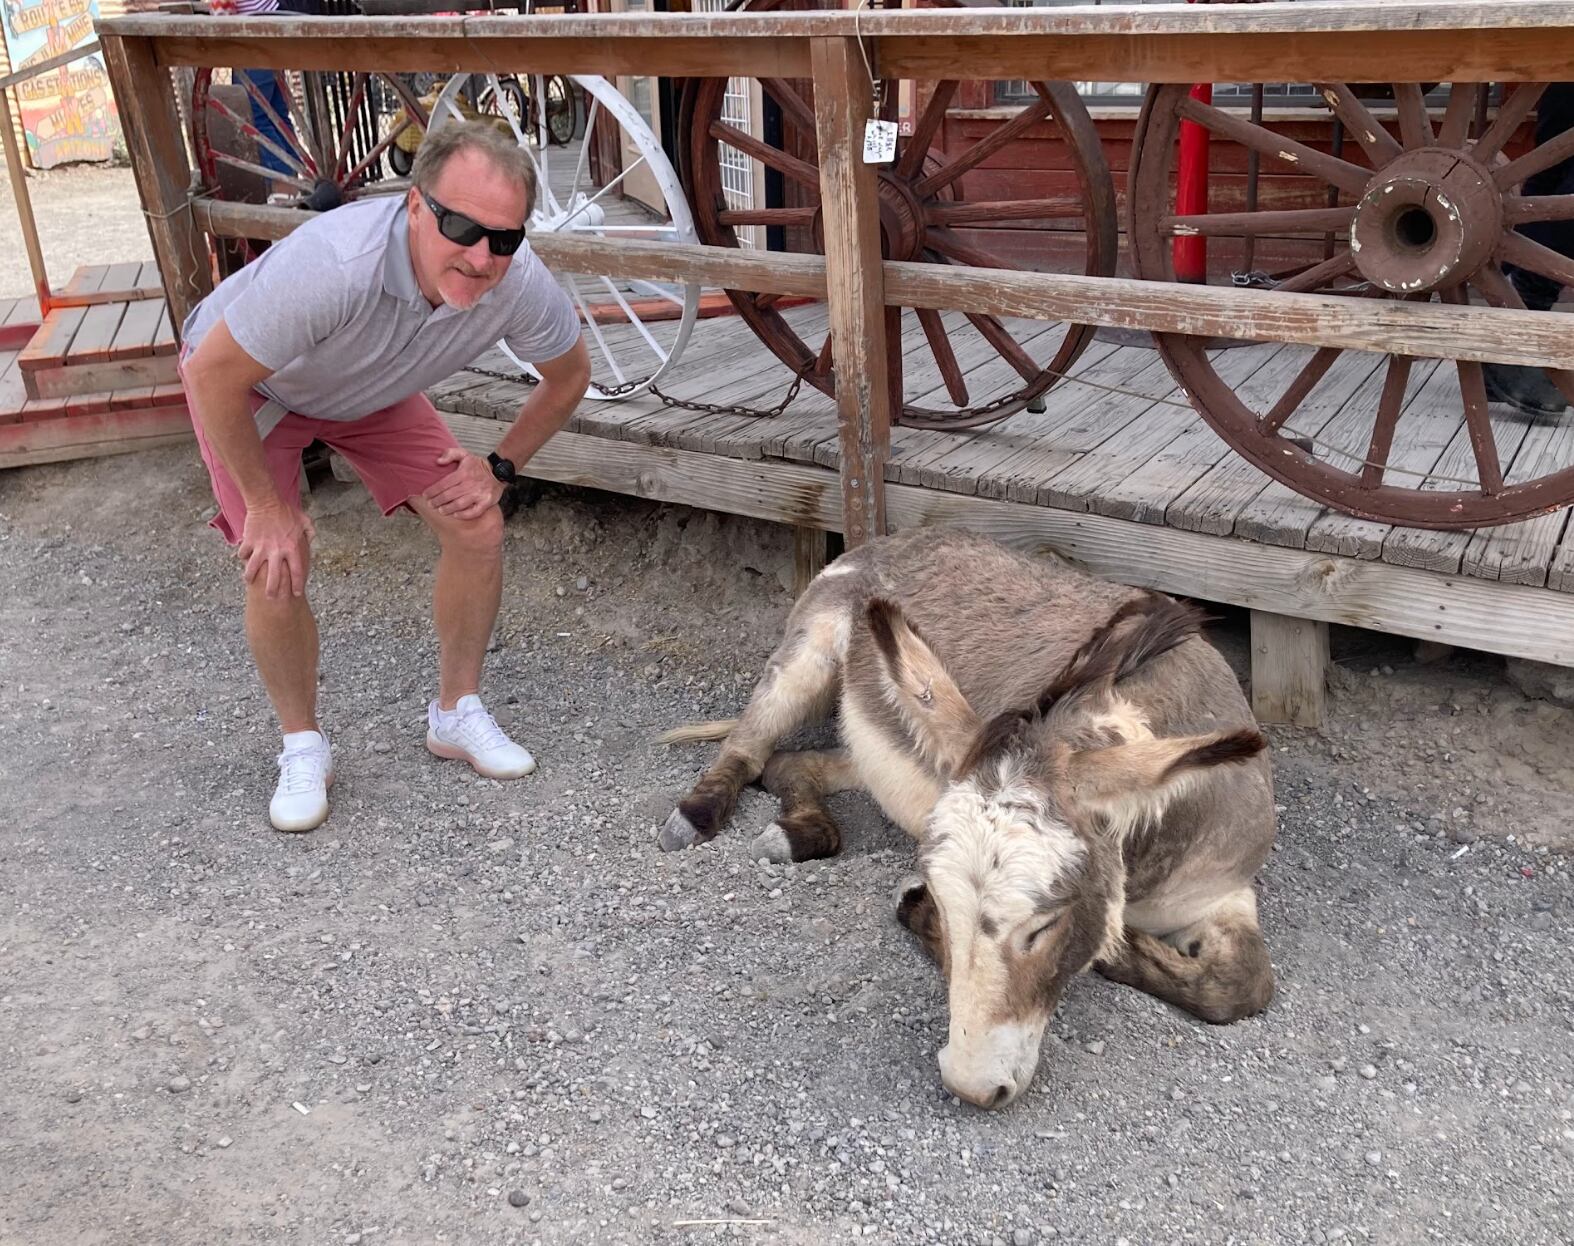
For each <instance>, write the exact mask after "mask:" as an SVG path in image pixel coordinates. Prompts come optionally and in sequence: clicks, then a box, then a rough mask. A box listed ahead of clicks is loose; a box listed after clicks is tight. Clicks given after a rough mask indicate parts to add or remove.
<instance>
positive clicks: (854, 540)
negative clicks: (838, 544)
mask: <svg viewBox="0 0 1574 1246" xmlns="http://www.w3.org/2000/svg"><path fill="white" fill-rule="evenodd" d="M810 59H811V62H812V64H813V68H814V81H815V94H814V121H815V134H816V139H817V142H818V148H819V159H820V211H821V215H822V219H823V220H824V222H825V229H824V233H825V273H826V287H827V290H828V292H829V302H830V312H831V341H832V343H833V350H834V351H835V354H836V406H837V411H838V413H839V423H840V427H841V479H842V490H843V499H842V504H843V515H844V522H845V526H846V536H847V544H848V547H849V548H854V547H856V546H859V545H862V544H863V543H864V542H865V541H867V540H869V539H871V538H873V537H877V536H880V535H882V534H883V533H884V532H885V460H886V457H887V455H889V453H890V449H891V386H890V377H889V374H888V370H887V366H886V340H885V334H886V323H885V292H884V290H883V288H882V282H883V280H884V274H883V273H882V271H881V265H880V200H879V189H878V185H877V183H876V179H875V172H874V167H873V166H872V165H869V164H865V163H864V161H863V158H862V150H863V133H864V127H865V124H866V123H867V122H868V120H869V118H870V116H871V115H872V114H871V103H870V86H871V84H870V81H869V71H868V69H867V68H866V67H865V63H864V51H863V49H862V47H861V45H860V44H859V43H858V41H857V39H856V38H839V39H817V40H815V41H814V43H813V44H812V45H811V48H810ZM806 362H807V361H806Z"/></svg>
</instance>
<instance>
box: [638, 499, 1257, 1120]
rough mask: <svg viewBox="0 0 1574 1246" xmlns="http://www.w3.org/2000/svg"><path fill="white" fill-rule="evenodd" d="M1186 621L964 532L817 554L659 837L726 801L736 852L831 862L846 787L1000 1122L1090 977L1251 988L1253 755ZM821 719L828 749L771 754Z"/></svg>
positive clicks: (1238, 696)
mask: <svg viewBox="0 0 1574 1246" xmlns="http://www.w3.org/2000/svg"><path fill="white" fill-rule="evenodd" d="M1199 625H1200V618H1199V616H1198V615H1197V614H1196V612H1195V611H1194V610H1193V609H1192V608H1190V607H1188V606H1185V605H1182V604H1180V603H1177V602H1175V601H1173V600H1171V599H1170V598H1168V597H1164V596H1161V595H1160V594H1157V593H1150V592H1144V591H1141V590H1137V589H1132V588H1128V587H1123V586H1119V585H1114V584H1110V583H1107V582H1105V581H1102V580H1098V579H1095V578H1093V577H1092V576H1089V575H1086V574H1084V573H1082V572H1080V571H1077V570H1074V569H1072V568H1070V567H1068V566H1066V565H1064V564H1063V563H1061V562H1059V561H1055V560H1044V559H1037V558H1032V557H1029V556H1026V555H1024V554H1020V553H1016V552H1014V551H1012V550H1009V549H1006V548H1005V547H1003V546H1001V545H999V544H997V543H995V542H993V541H990V540H988V539H985V538H983V537H980V536H976V535H972V534H967V533H962V532H955V531H950V530H946V529H936V528H924V529H918V530H915V531H912V532H909V533H905V534H902V535H898V536H894V537H887V538H884V539H881V540H878V541H873V542H870V543H869V544H867V545H864V546H862V547H860V548H859V549H856V550H854V551H852V552H850V553H848V554H846V555H844V556H843V557H841V558H839V559H837V560H836V562H834V563H833V564H832V565H831V566H829V567H827V568H826V569H825V571H824V572H822V573H821V574H820V576H819V577H818V578H816V580H815V581H814V583H813V584H812V585H811V586H810V588H809V589H808V591H807V592H806V593H805V594H804V595H803V596H802V598H800V599H799V601H798V603H797V604H796V606H795V607H794V608H793V611H792V613H791V615H790V617H789V618H788V621H787V628H786V633H785V635H784V636H783V638H782V642H781V644H780V645H779V646H778V647H777V649H776V651H775V653H774V654H772V656H771V659H770V662H769V664H768V665H767V667H766V671H765V674H764V677H763V678H762V679H761V680H760V682H759V684H758V685H757V686H756V687H755V690H754V693H753V696H752V697H751V699H750V701H749V705H748V708H747V709H746V710H745V711H744V713H743V716H742V717H741V718H739V719H737V720H736V721H735V722H728V723H712V724H703V725H700V726H696V727H690V728H682V729H680V730H678V731H676V732H672V733H670V734H669V735H668V736H667V737H665V738H666V739H668V740H695V739H719V738H723V737H725V739H724V743H723V744H722V747H721V751H720V753H719V755H718V756H717V758H716V760H715V761H714V762H713V763H712V764H711V766H710V767H709V768H708V769H707V770H706V771H705V773H704V775H703V776H702V777H701V778H700V780H699V782H698V783H697V784H696V785H695V787H694V789H693V791H692V792H691V793H690V794H689V795H688V796H687V797H685V798H684V799H683V800H682V801H681V802H680V803H679V805H678V807H677V809H676V810H674V811H673V813H672V815H671V816H670V817H669V818H668V819H667V822H666V825H665V826H664V827H662V829H661V835H660V839H661V845H662V847H663V848H666V849H669V850H672V849H678V848H685V847H688V846H690V845H692V844H696V843H701V842H703V841H705V840H708V839H710V838H712V837H713V836H715V835H716V833H717V832H718V831H719V830H720V829H721V828H722V827H723V826H724V825H725V824H726V823H727V821H728V819H729V818H730V817H731V814H732V811H733V807H734V805H735V803H736V800H737V796H738V793H739V791H740V789H741V788H742V787H743V785H744V784H746V783H749V782H752V781H754V780H755V779H757V778H760V777H761V776H762V775H763V778H764V783H765V785H766V787H767V788H769V789H770V791H771V792H773V793H774V794H775V795H776V796H777V797H779V798H780V800H781V811H780V814H779V816H778V817H777V819H776V820H775V821H774V822H773V823H771V825H770V826H769V827H767V828H766V830H765V831H764V833H763V834H761V835H760V836H759V837H758V838H757V839H756V840H755V841H754V845H753V852H754V854H755V855H756V856H761V857H769V858H771V859H773V860H777V861H788V860H791V861H805V860H809V859H811V858H814V857H828V856H833V855H834V854H835V853H836V852H837V851H838V850H839V849H840V847H841V834H840V832H839V830H838V829H837V826H836V823H835V822H834V821H833V820H832V818H831V816H830V814H829V812H828V811H827V809H826V807H825V803H824V797H825V796H826V795H827V794H828V793H831V792H836V791H841V790H845V789H848V788H853V787H862V788H864V789H866V790H867V791H868V792H869V793H870V794H872V795H873V796H874V798H875V800H877V801H878V802H879V804H880V807H881V808H882V809H883V810H884V811H885V813H886V815H887V816H888V817H890V818H891V819H892V820H893V821H894V822H896V823H897V824H898V825H899V826H901V827H902V828H903V829H904V830H906V831H907V833H908V834H909V835H911V836H912V837H913V838H914V839H915V840H917V842H918V847H919V852H918V859H919V865H920V871H921V873H920V875H919V876H917V877H916V878H914V879H912V880H910V881H909V882H907V883H905V884H904V885H903V887H902V889H901V893H900V897H899V900H898V905H897V915H898V918H899V919H900V920H901V921H902V922H903V924H905V925H906V926H907V927H908V929H910V930H911V931H912V932H913V933H914V934H915V935H917V936H918V938H919V939H920V940H921V941H922V943H923V945H924V947H925V948H926V949H927V950H928V951H929V952H930V954H931V955H933V957H934V958H935V960H937V961H938V962H939V964H940V966H941V968H942V970H943V971H944V973H945V976H946V980H947V983H948V989H949V997H950V1000H949V1002H950V1033H949V1040H948V1042H947V1043H946V1045H945V1046H944V1047H943V1048H942V1049H941V1052H940V1073H941V1078H942V1080H943V1081H944V1083H945V1085H946V1087H947V1088H948V1089H949V1090H950V1091H951V1092H952V1093H953V1094H956V1095H957V1096H959V1097H960V1098H963V1099H966V1100H968V1101H970V1102H972V1103H976V1104H979V1105H980V1106H983V1107H991V1108H993V1107H1000V1106H1002V1105H1004V1104H1006V1103H1009V1102H1010V1101H1011V1100H1012V1099H1013V1098H1015V1097H1016V1096H1017V1095H1018V1094H1019V1093H1020V1092H1021V1091H1022V1090H1023V1089H1024V1088H1025V1087H1026V1086H1027V1084H1028V1083H1029V1081H1031V1080H1032V1076H1033V1071H1034V1068H1035V1067H1036V1066H1037V1063H1038V1050H1039V1041H1040V1039H1041V1038H1042V1036H1043V1032H1044V1026H1045V1025H1046V1023H1047V1022H1048V1020H1049V1017H1050V1014H1051V1013H1052V1012H1053V1011H1054V1009H1055V1006H1056V1004H1057V1003H1058V1002H1059V1000H1060V997H1061V994H1062V992H1064V990H1065V989H1066V986H1067V984H1068V983H1069V982H1070V980H1071V979H1072V978H1073V977H1075V976H1076V975H1077V974H1079V973H1081V972H1083V971H1084V970H1086V969H1088V968H1089V967H1092V968H1095V969H1097V970H1098V971H1099V972H1100V973H1102V974H1104V975H1105V976H1106V977H1109V978H1112V979H1114V980H1115V981H1118V982H1125V983H1129V984H1130V985H1132V986H1135V987H1137V988H1139V989H1140V990H1143V991H1147V992H1148V993H1150V994H1152V995H1156V996H1158V997H1159V998H1160V999H1163V1000H1167V1001H1168V1002H1170V1003H1172V1004H1175V1005H1177V1006H1178V1007H1180V1008H1183V1009H1185V1010H1186V1011H1188V1012H1190V1013H1193V1014H1195V1015H1196V1016H1198V1017H1201V1018H1204V1019H1205V1020H1208V1021H1212V1022H1217V1023H1225V1022H1230V1021H1234V1020H1237V1019H1239V1018H1241V1017H1245V1016H1248V1015H1250V1014H1252V1013H1255V1012H1258V1011H1260V1010H1261V1009H1263V1008H1264V1007H1266V1006H1267V1003H1268V1000H1269V998H1270V997H1271V995H1272V994H1273V971H1272V968H1271V966H1270V964H1269V959H1268V950H1267V948H1266V946H1265V945H1264V943H1263V940H1262V934H1261V932H1260V930H1259V929H1258V925H1257V902H1256V896H1255V893H1254V891H1253V889H1252V880H1253V875H1254V874H1255V873H1256V871H1257V870H1258V868H1259V867H1260V866H1261V865H1262V863H1263V861H1264V860H1265V859H1266V857H1267V855H1268V853H1269V850H1270V848H1271V846H1272V843H1273V836H1274V808H1273V787H1272V779H1271V775H1270V771H1269V765H1268V758H1267V755H1266V754H1265V752H1264V740H1263V737H1262V735H1261V734H1260V732H1259V731H1258V729H1257V724H1256V722H1255V721H1254V719H1253V717H1252V714H1251V710H1250V708H1249V707H1248V706H1247V703H1246V699H1245V697H1244V696H1243V695H1242V693H1241V689H1240V686H1239V684H1238V683H1237V682H1236V679H1235V676H1234V674H1233V673H1232V672H1231V670H1230V668H1229V666H1228V665H1227V664H1226V663H1225V661H1224V659H1223V658H1222V657H1221V656H1220V655H1219V653H1218V651H1217V650H1216V649H1214V648H1213V646H1212V645H1211V644H1209V643H1208V641H1207V640H1206V639H1205V638H1204V637H1203V636H1202V635H1200V633H1199ZM833 705H835V706H837V707H838V708H839V710H840V726H841V737H842V741H843V747H842V748H839V749H836V750H833V751H826V752H778V751H777V750H776V746H777V743H778V742H779V741H780V740H781V739H782V738H783V737H785V736H787V735H788V734H790V733H791V732H793V731H794V730H796V729H797V728H798V727H799V726H801V725H802V724H804V723H806V722H808V721H810V720H811V719H812V718H815V717H817V716H820V715H823V714H825V713H826V712H828V711H829V710H830V708H831V707H832V706H833Z"/></svg>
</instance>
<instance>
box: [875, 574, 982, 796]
mask: <svg viewBox="0 0 1574 1246" xmlns="http://www.w3.org/2000/svg"><path fill="white" fill-rule="evenodd" d="M864 618H865V620H866V621H867V623H868V625H869V633H870V635H871V636H872V637H873V638H874V647H875V652H876V653H877V654H878V655H879V659H880V661H879V671H880V675H881V684H882V687H883V689H884V692H885V696H886V700H888V701H889V702H890V703H891V704H892V705H893V706H894V707H895V708H896V711H897V713H899V714H900V715H901V716H902V721H903V723H905V724H906V726H907V729H908V730H909V731H911V732H912V734H913V739H914V740H915V741H916V742H917V744H918V747H919V750H920V751H921V752H922V753H923V754H924V756H925V758H926V759H927V760H928V761H929V762H930V763H931V764H932V765H933V766H934V767H935V769H936V770H938V771H939V772H940V773H941V774H942V775H944V776H946V777H947V778H953V779H954V778H956V777H957V771H958V768H959V767H960V765H961V763H962V759H963V757H965V756H966V755H967V751H968V748H969V746H971V744H972V742H973V737H974V736H976V735H977V734H978V726H979V723H978V715H977V714H976V713H974V712H973V707H972V706H971V705H969V704H968V703H967V698H966V697H964V696H963V695H962V691H961V689H960V688H958V687H957V686H956V683H955V681H954V680H952V678H951V676H950V675H949V674H948V673H947V671H946V668H945V664H944V663H942V662H941V661H940V658H939V656H938V655H937V654H936V653H935V651H934V650H933V649H931V648H930V647H929V646H928V645H927V644H926V643H924V639H923V637H921V636H920V635H919V634H918V633H917V631H915V630H914V629H913V627H912V626H911V624H909V623H908V622H907V620H906V618H904V617H903V615H902V611H901V609H900V608H899V607H898V606H897V605H896V603H895V602H892V601H887V600H885V599H884V598H879V597H877V598H875V599H874V600H872V601H871V602H870V603H869V604H868V606H867V607H866V608H865V611H864Z"/></svg>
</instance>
